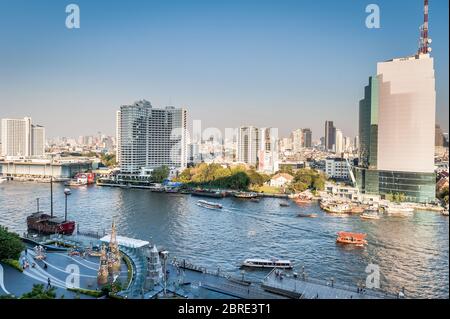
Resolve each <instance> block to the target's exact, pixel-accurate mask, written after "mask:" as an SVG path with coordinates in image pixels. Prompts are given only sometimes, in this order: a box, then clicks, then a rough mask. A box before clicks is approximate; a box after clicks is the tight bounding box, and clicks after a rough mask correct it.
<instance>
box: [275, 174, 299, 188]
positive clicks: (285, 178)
mask: <svg viewBox="0 0 450 319" xmlns="http://www.w3.org/2000/svg"><path fill="white" fill-rule="evenodd" d="M293 180H294V177H293V176H292V175H290V174H286V173H279V174H276V175H275V176H274V177H272V178H271V180H270V186H272V187H284V186H287V185H288V184H290V183H291V182H292V181H293Z"/></svg>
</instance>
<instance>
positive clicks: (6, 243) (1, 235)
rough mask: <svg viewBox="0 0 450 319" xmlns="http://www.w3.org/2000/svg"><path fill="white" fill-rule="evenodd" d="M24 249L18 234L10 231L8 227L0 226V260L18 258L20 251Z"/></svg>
mask: <svg viewBox="0 0 450 319" xmlns="http://www.w3.org/2000/svg"><path fill="white" fill-rule="evenodd" d="M24 249H25V245H24V244H23V243H22V240H21V239H20V237H19V235H17V234H15V233H11V232H9V231H8V228H6V227H4V226H0V260H4V259H13V260H18V259H19V257H20V253H21V252H22V251H23V250H24Z"/></svg>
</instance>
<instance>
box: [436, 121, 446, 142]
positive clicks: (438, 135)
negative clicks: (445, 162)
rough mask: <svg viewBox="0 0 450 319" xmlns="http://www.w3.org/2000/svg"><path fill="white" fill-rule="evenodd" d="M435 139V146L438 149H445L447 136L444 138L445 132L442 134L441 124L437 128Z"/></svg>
mask: <svg viewBox="0 0 450 319" xmlns="http://www.w3.org/2000/svg"><path fill="white" fill-rule="evenodd" d="M434 135H435V137H434V141H435V142H434V146H437V147H443V146H445V144H446V143H445V142H446V140H445V136H444V132H442V129H441V126H440V125H439V124H436V128H435V134H434Z"/></svg>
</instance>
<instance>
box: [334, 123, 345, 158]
mask: <svg viewBox="0 0 450 319" xmlns="http://www.w3.org/2000/svg"><path fill="white" fill-rule="evenodd" d="M335 146H336V154H337V155H341V154H342V153H343V152H344V136H343V135H342V131H341V130H340V129H336V144H335Z"/></svg>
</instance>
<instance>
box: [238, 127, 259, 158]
mask: <svg viewBox="0 0 450 319" xmlns="http://www.w3.org/2000/svg"><path fill="white" fill-rule="evenodd" d="M237 144H238V145H237V161H238V162H242V163H246V164H248V165H253V166H257V164H258V151H259V146H260V136H259V129H258V128H257V127H254V126H243V127H240V128H239V130H238V136H237Z"/></svg>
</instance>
